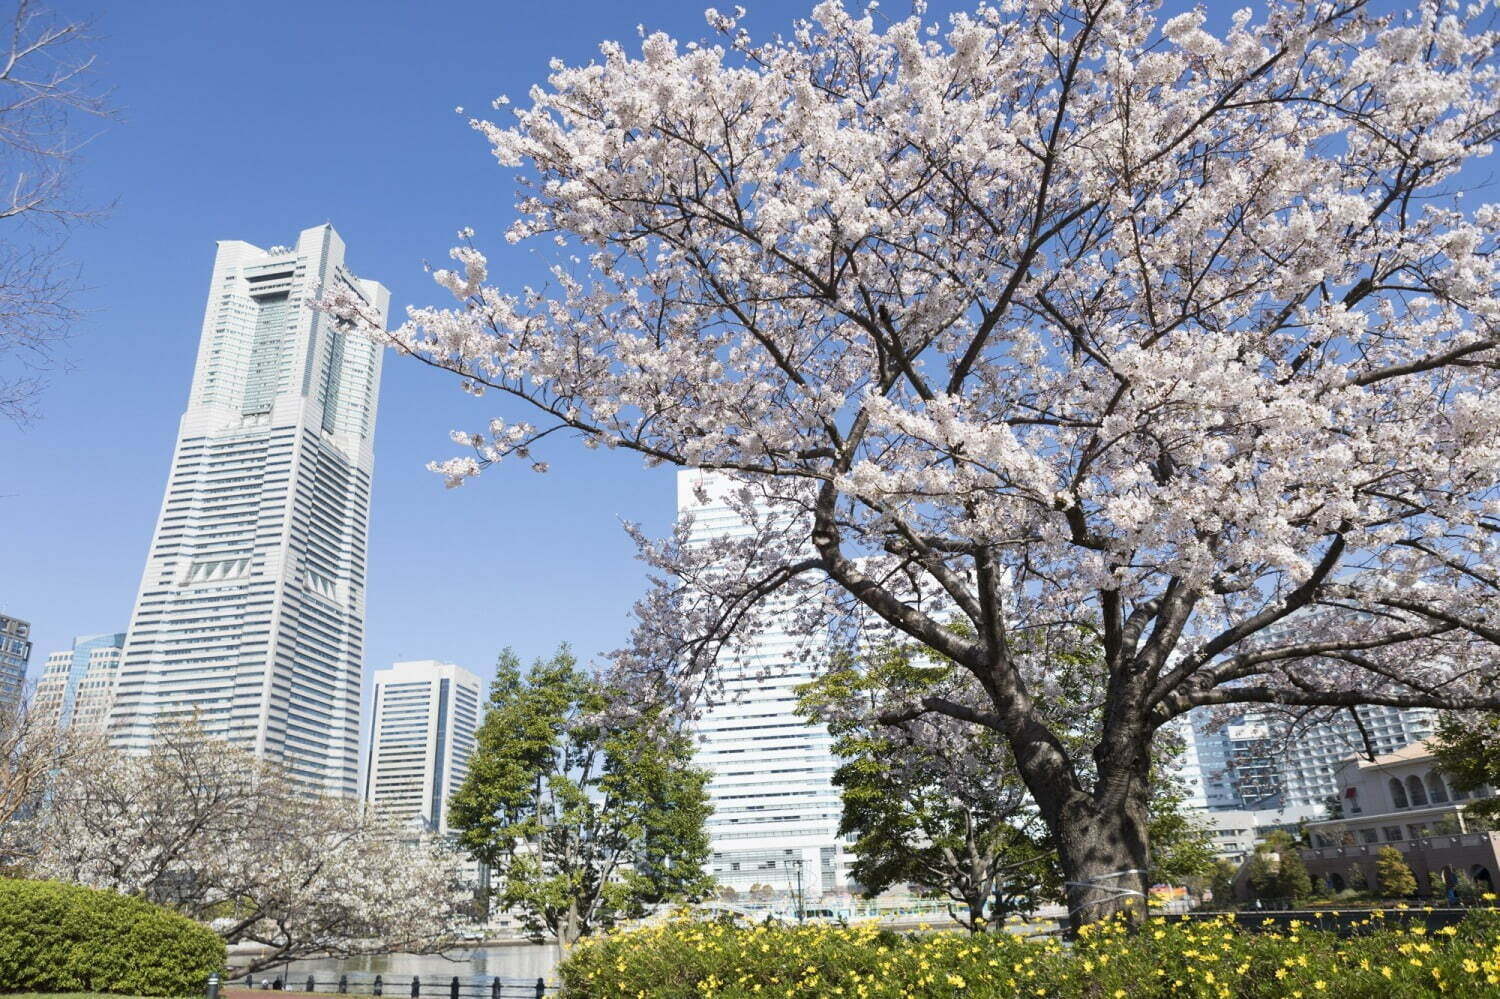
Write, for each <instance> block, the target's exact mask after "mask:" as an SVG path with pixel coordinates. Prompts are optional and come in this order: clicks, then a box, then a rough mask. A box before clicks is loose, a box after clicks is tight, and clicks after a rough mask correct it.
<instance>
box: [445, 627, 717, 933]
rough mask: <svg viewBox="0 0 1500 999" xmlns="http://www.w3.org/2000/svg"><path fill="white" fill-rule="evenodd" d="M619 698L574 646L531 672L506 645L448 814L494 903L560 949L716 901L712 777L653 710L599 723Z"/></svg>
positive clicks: (541, 661) (538, 663)
mask: <svg viewBox="0 0 1500 999" xmlns="http://www.w3.org/2000/svg"><path fill="white" fill-rule="evenodd" d="M617 700H618V694H617V692H614V691H611V690H609V689H608V688H606V687H605V686H604V685H603V684H602V683H601V682H600V681H598V680H597V679H595V678H594V677H592V676H590V675H589V674H587V673H586V672H584V671H582V670H580V669H579V668H578V664H577V661H576V660H575V659H574V657H573V655H572V653H571V652H570V651H569V650H568V647H567V646H566V645H564V646H562V647H560V648H559V649H558V651H557V652H556V653H555V654H554V655H553V656H552V657H551V658H550V659H538V660H537V661H536V662H535V663H534V664H533V665H532V666H531V668H530V670H529V671H527V672H526V673H525V674H524V675H523V673H522V671H521V664H520V661H519V659H517V657H516V655H515V653H514V652H512V651H511V650H509V649H507V650H506V651H505V652H503V653H501V655H500V660H499V662H498V664H497V666H496V673H495V681H494V683H493V685H492V686H491V688H490V700H489V706H488V710H487V711H486V712H485V717H484V722H483V724H482V725H481V726H480V729H479V733H478V740H477V741H478V745H477V747H476V749H475V751H474V755H473V757H472V759H471V760H470V761H469V776H468V778H467V779H466V780H465V781H464V783H463V785H462V786H461V787H460V788H459V789H458V791H457V792H456V793H455V794H454V797H453V802H452V805H451V806H450V808H449V823H450V825H452V827H453V828H454V829H456V830H457V831H458V834H459V843H460V844H461V845H462V846H463V847H464V848H465V849H466V850H467V851H468V852H469V853H470V854H472V855H473V856H474V857H475V858H477V859H479V860H482V861H484V862H485V863H487V864H489V865H490V867H491V868H492V870H493V871H494V872H495V875H496V881H497V883H498V885H499V887H498V888H497V889H496V895H497V898H498V900H499V902H500V904H501V905H502V906H504V907H505V908H507V909H511V910H514V911H516V912H518V913H519V914H520V915H521V917H522V918H523V919H524V920H525V922H526V925H527V927H528V929H530V930H531V931H532V932H535V933H548V934H551V935H552V936H554V937H555V938H556V939H557V941H558V943H559V944H560V945H561V946H562V947H563V948H564V949H566V948H568V947H570V946H572V944H573V943H574V942H575V941H577V940H578V939H579V938H581V937H584V936H587V935H588V934H590V933H592V932H594V931H595V930H596V929H599V928H601V927H608V926H611V925H613V924H614V923H615V922H616V921H618V920H619V919H622V918H631V917H636V916H640V915H643V914H644V913H645V912H646V910H647V907H648V906H650V905H653V904H655V903H659V902H664V901H669V900H674V899H686V898H695V897H699V896H705V895H709V894H711V893H712V892H713V887H714V885H713V882H712V880H711V879H710V878H708V877H707V876H706V875H705V874H704V870H703V866H704V862H705V861H706V860H707V857H708V836H707V833H706V832H705V830H704V822H705V820H706V819H707V817H708V813H709V805H708V795H707V791H706V784H707V775H706V774H704V773H703V772H702V771H701V770H697V769H694V768H693V767H692V765H691V761H692V743H691V741H690V739H689V738H688V736H687V735H686V734H685V733H683V732H682V731H681V730H680V729H676V728H673V727H671V726H669V725H667V724H666V723H664V722H663V720H662V719H661V718H660V717H659V716H657V715H654V714H652V713H650V712H645V713H643V714H642V715H641V716H640V718H639V719H638V720H634V721H632V722H631V724H629V725H626V726H615V725H611V724H608V723H606V722H604V721H601V720H600V719H601V717H602V716H603V715H604V714H605V710H606V708H607V707H609V706H610V705H611V704H612V703H614V702H616V701H617Z"/></svg>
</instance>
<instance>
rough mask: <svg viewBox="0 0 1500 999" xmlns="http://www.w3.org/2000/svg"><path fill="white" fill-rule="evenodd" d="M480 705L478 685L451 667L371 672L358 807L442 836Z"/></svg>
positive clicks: (409, 665) (431, 664) (424, 664)
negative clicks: (366, 805)
mask: <svg viewBox="0 0 1500 999" xmlns="http://www.w3.org/2000/svg"><path fill="white" fill-rule="evenodd" d="M482 697H483V686H482V684H481V683H480V681H479V677H477V676H475V675H474V674H473V673H470V672H469V671H468V670H466V669H463V668H461V667H459V666H455V665H453V664H452V663H442V662H437V661H436V660H432V659H424V660H419V661H415V662H401V663H394V664H392V666H391V668H390V669H383V670H378V671H376V673H375V701H374V709H373V719H374V720H373V722H372V725H371V731H370V756H369V761H368V763H367V765H366V767H365V800H366V801H367V802H368V803H369V804H370V806H371V808H372V809H373V810H374V811H375V812H376V813H377V814H379V815H380V816H382V817H383V818H386V819H388V820H390V821H392V822H395V823H397V824H399V825H401V826H403V827H405V828H407V829H410V830H413V831H420V832H430V833H437V834H444V835H445V834H447V832H448V801H449V799H450V798H451V797H452V795H453V792H454V791H455V790H457V788H458V787H459V785H461V784H462V783H463V782H464V779H465V778H466V777H467V776H468V775H469V758H470V757H471V756H472V755H473V754H474V739H475V733H476V732H477V731H478V729H479V721H480V703H481V699H482Z"/></svg>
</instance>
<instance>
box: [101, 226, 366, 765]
mask: <svg viewBox="0 0 1500 999" xmlns="http://www.w3.org/2000/svg"><path fill="white" fill-rule="evenodd" d="M334 287H342V288H346V289H349V290H351V291H353V293H354V294H356V295H357V296H359V297H360V298H361V299H363V300H364V302H365V303H366V304H367V305H368V307H369V310H370V312H371V313H372V314H373V315H376V316H378V317H380V318H381V319H382V320H383V319H384V317H385V314H386V307H387V304H388V302H389V298H390V295H389V292H387V291H386V289H385V288H384V287H382V286H381V285H380V284H378V283H376V282H374V281H370V280H365V279H361V278H357V277H355V276H354V275H353V274H351V273H350V272H349V270H348V269H347V268H346V267H345V266H344V243H343V240H341V239H340V238H339V236H338V234H337V233H336V232H334V231H333V227H332V226H329V225H321V226H317V227H315V228H312V229H304V230H303V231H302V233H301V234H300V235H299V236H298V238H297V245H296V246H295V247H291V248H288V247H272V248H271V249H269V250H263V249H261V248H259V247H256V246H251V245H250V244H249V243H244V242H240V241H238V240H226V241H222V242H220V243H219V249H218V254H217V256H216V257H215V258H214V269H213V276H212V278H211V279H210V285H209V294H208V307H207V310H206V312H205V316H204V320H203V331H202V337H201V339H200V342H199V346H198V363H197V367H196V368H195V370H194V372H193V384H192V390H191V394H190V396H189V399H188V406H187V411H186V412H185V413H184V414H183V416H182V420H181V423H180V425H179V430H178V437H177V446H176V450H175V452H174V454H173V457H172V468H171V473H170V475H169V477H168V480H167V491H166V496H165V498H164V500H163V502H162V507H161V514H160V517H159V519H158V521H157V525H156V533H155V535H154V536H153V538H152V541H151V549H150V551H149V553H148V556H147V560H146V570H145V573H144V575H143V576H142V579H141V587H140V591H139V594H138V596H137V598H136V603H135V610H134V613H133V614H132V615H131V620H130V628H129V631H128V633H127V638H126V642H125V652H124V658H123V662H122V665H121V668H120V677H119V682H118V688H117V694H116V700H115V706H114V709H113V711H112V713H111V715H110V723H109V726H110V734H111V738H112V739H113V741H114V742H115V743H116V744H117V745H119V746H122V747H124V748H126V749H142V748H144V747H146V746H148V745H149V744H150V742H151V740H152V738H153V732H154V730H155V728H156V727H157V726H158V725H159V724H162V723H172V722H178V721H182V720H186V719H189V718H194V717H196V718H197V720H198V722H199V724H200V725H202V727H203V728H204V729H205V730H206V731H207V732H208V734H210V735H213V736H216V737H220V738H224V739H228V740H229V741H230V742H232V743H235V744H237V745H240V746H243V747H245V748H247V749H250V750H252V751H254V752H255V753H256V754H257V755H258V756H261V757H262V758H265V759H267V760H270V761H273V762H276V763H278V764H281V765H282V766H284V767H286V768H287V770H288V771H289V772H290V774H291V775H292V778H293V779H294V780H296V781H297V782H298V783H299V784H301V785H302V786H304V787H306V788H307V789H308V790H310V791H321V792H332V793H343V794H350V795H352V794H355V793H357V790H358V783H359V734H360V733H359V725H360V695H361V677H362V672H363V665H364V614H365V562H366V541H365V537H366V532H367V529H368V526H369V517H370V478H371V475H372V473H373V470H374V450H373V445H374V434H375V407H376V400H377V396H378V393H379V383H380V359H381V358H380V351H379V349H378V348H377V347H376V345H375V344H374V343H372V342H371V341H369V340H366V339H364V338H361V337H357V336H349V335H346V334H344V333H343V332H341V331H340V330H339V329H338V328H337V327H336V325H335V323H334V322H333V321H332V320H331V318H330V317H329V316H328V315H326V314H325V313H322V312H319V311H317V310H315V309H314V308H313V307H312V306H313V305H314V304H315V303H316V301H317V300H318V298H319V297H320V295H321V294H322V293H323V291H324V289H330V288H334Z"/></svg>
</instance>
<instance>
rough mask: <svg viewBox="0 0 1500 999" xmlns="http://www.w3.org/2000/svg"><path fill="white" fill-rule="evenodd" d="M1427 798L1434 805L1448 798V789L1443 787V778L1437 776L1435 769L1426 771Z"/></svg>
mask: <svg viewBox="0 0 1500 999" xmlns="http://www.w3.org/2000/svg"><path fill="white" fill-rule="evenodd" d="M1427 800H1428V801H1430V802H1432V803H1433V804H1434V805H1441V804H1443V803H1444V802H1445V801H1447V800H1448V791H1447V789H1446V788H1444V787H1443V778H1441V777H1439V776H1438V772H1437V771H1436V770H1429V771H1427Z"/></svg>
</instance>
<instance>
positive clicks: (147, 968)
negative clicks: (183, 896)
mask: <svg viewBox="0 0 1500 999" xmlns="http://www.w3.org/2000/svg"><path fill="white" fill-rule="evenodd" d="M223 967H224V942H223V941H222V940H221V939H219V936H218V935H217V934H216V933H214V932H213V931H212V930H210V929H208V928H207V927H205V926H200V925H199V924H198V923H195V922H193V921H192V920H191V919H188V918H186V917H185V916H180V915H178V914H177V913H175V912H171V911H169V910H167V909H163V908H161V907H160V906H156V905H152V904H151V903H149V902H146V901H143V900H141V899H138V898H128V897H126V896H124V895H116V894H114V893H113V892H107V891H96V890H94V889H92V888H81V887H79V886H77V885H66V884H60V883H58V882H55V881H23V880H16V879H9V878H7V879H0V992H114V993H121V994H127V995H140V996H189V995H201V994H202V993H203V986H204V983H205V982H206V981H207V979H208V976H209V975H210V974H212V973H213V972H215V971H219V970H220V969H222V968H223Z"/></svg>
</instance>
